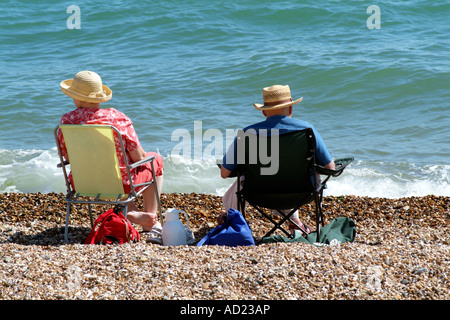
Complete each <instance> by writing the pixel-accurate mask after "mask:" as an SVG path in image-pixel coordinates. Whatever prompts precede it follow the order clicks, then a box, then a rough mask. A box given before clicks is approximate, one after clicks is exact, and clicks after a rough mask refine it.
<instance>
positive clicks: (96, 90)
mask: <svg viewBox="0 0 450 320" xmlns="http://www.w3.org/2000/svg"><path fill="white" fill-rule="evenodd" d="M60 86H61V90H62V92H64V94H66V95H68V96H69V97H71V98H74V99H77V100H81V101H85V102H93V103H101V102H106V101H108V100H109V99H111V97H112V91H111V89H110V88H108V87H107V86H105V85H104V84H103V83H102V78H100V76H99V75H98V74H97V73H95V72H93V71H80V72H78V73H77V74H76V75H75V77H73V79H68V80H64V81H62V82H61V84H60Z"/></svg>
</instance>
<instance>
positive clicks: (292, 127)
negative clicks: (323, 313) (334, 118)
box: [219, 85, 335, 234]
mask: <svg viewBox="0 0 450 320" xmlns="http://www.w3.org/2000/svg"><path fill="white" fill-rule="evenodd" d="M263 100H264V104H258V103H255V104H254V105H253V106H254V107H255V109H257V110H260V111H262V113H263V115H264V116H265V117H266V119H265V120H264V121H262V122H259V123H256V124H253V125H250V126H248V127H246V128H244V130H243V131H244V132H246V131H247V130H249V129H252V130H255V131H257V132H258V131H259V130H267V132H268V134H270V131H271V130H272V129H275V130H277V131H278V133H279V134H283V133H287V132H292V131H298V130H302V129H306V128H312V129H313V131H314V135H315V138H316V162H317V163H318V164H319V165H321V166H323V167H325V168H327V169H331V170H334V169H335V164H334V161H333V159H332V157H331V155H330V153H329V151H328V149H327V147H326V145H325V143H324V142H323V140H322V138H321V137H320V135H319V133H318V132H317V131H316V130H315V129H314V127H313V126H312V125H311V124H310V123H308V122H306V121H303V120H299V119H292V109H293V106H294V105H295V104H297V103H299V102H301V101H302V100H303V98H299V99H297V100H295V101H293V100H292V97H291V91H290V88H289V86H288V85H284V86H283V85H274V86H271V87H266V88H264V89H263ZM235 144H236V139H235V140H234V143H233V144H232V145H231V146H230V148H229V149H228V152H227V154H226V155H225V156H224V157H223V164H222V166H221V169H220V175H221V177H222V178H227V177H229V176H230V174H231V173H232V172H233V171H234V170H235V169H236V168H237V164H238V163H237V155H236V152H235V150H236V145H235ZM236 191H237V182H235V183H234V184H233V185H232V186H231V187H230V189H229V190H228V191H227V192H226V193H225V195H224V197H223V202H224V207H225V211H228V209H229V208H230V207H234V208H236V204H237V199H236ZM291 218H292V220H293V221H294V222H295V223H297V224H298V225H299V226H303V228H304V230H303V231H304V232H305V233H306V234H309V233H311V232H312V231H313V230H312V229H311V228H310V227H308V226H307V225H305V224H303V223H302V222H301V221H300V219H299V217H298V211H296V212H295V213H294V214H293V215H292V217H291ZM219 221H221V218H220V217H219ZM291 228H293V225H292V224H291Z"/></svg>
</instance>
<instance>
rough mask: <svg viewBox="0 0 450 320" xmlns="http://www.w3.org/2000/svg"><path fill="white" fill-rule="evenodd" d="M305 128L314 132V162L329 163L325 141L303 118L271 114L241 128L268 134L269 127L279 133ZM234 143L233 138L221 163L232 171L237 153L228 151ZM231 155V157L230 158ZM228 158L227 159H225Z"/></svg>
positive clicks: (235, 164) (234, 167) (328, 153)
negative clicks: (263, 130)
mask: <svg viewBox="0 0 450 320" xmlns="http://www.w3.org/2000/svg"><path fill="white" fill-rule="evenodd" d="M306 128H312V129H313V132H314V136H315V138H316V162H317V164H319V165H322V166H325V165H327V164H329V163H330V162H331V160H332V157H331V155H330V152H329V151H328V149H327V147H326V145H325V143H324V142H323V140H322V137H321V136H320V134H319V132H317V130H316V129H314V127H313V126H312V125H311V124H310V123H308V122H306V121H303V120H300V119H293V118H290V117H288V116H282V115H275V116H271V117H269V118H266V119H265V120H264V121H261V122H258V123H255V124H252V125H250V126H248V127H245V128H244V129H243V130H244V132H245V131H247V130H249V129H254V130H255V131H258V130H260V129H266V130H267V134H269V135H270V132H271V129H278V132H279V134H283V133H288V132H292V131H298V130H302V129H306ZM235 144H236V139H234V142H233V143H232V144H231V145H230V148H229V149H228V152H227V154H225V155H224V157H223V163H222V165H223V166H224V168H225V169H227V170H230V171H233V170H234V169H236V167H237V155H236V153H235V152H234V151H233V152H230V150H235ZM231 155H232V157H233V158H232V159H230V158H231ZM227 158H228V159H227Z"/></svg>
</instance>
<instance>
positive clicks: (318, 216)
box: [315, 193, 324, 242]
mask: <svg viewBox="0 0 450 320" xmlns="http://www.w3.org/2000/svg"><path fill="white" fill-rule="evenodd" d="M315 203H316V232H317V237H316V241H317V242H320V225H322V226H323V224H324V221H323V220H324V218H323V212H322V197H321V195H319V194H317V193H316V195H315Z"/></svg>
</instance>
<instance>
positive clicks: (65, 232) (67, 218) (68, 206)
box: [64, 203, 70, 242]
mask: <svg viewBox="0 0 450 320" xmlns="http://www.w3.org/2000/svg"><path fill="white" fill-rule="evenodd" d="M69 216H70V203H67V209H66V226H65V230H64V241H66V242H69V240H68V236H67V235H68V233H69Z"/></svg>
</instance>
